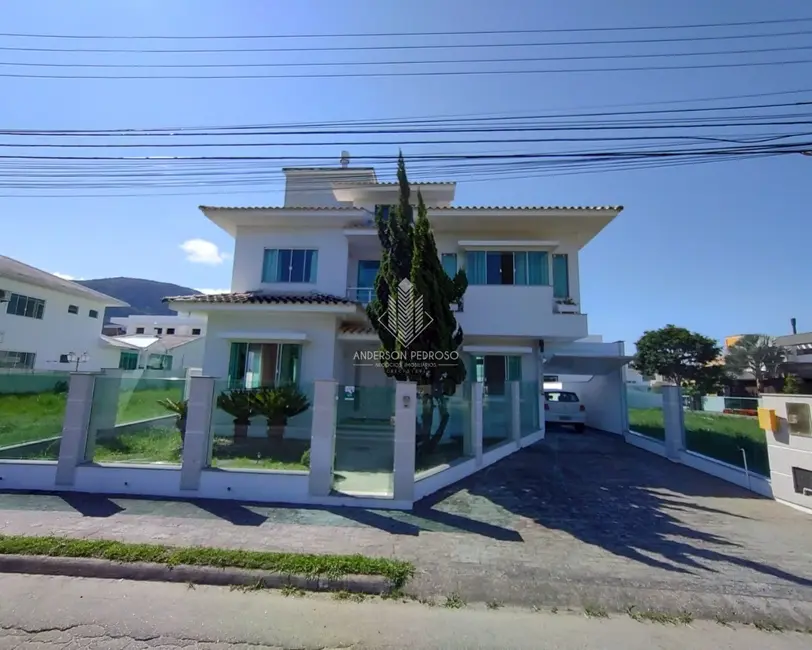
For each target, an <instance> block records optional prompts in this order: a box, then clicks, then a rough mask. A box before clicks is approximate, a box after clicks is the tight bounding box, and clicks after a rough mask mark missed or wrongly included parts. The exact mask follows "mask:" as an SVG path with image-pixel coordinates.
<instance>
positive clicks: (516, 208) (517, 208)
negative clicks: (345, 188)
mask: <svg viewBox="0 0 812 650" xmlns="http://www.w3.org/2000/svg"><path fill="white" fill-rule="evenodd" d="M425 184H426V183H424V185H425ZM433 184H434V185H446V183H433ZM448 185H453V183H448ZM198 207H199V208H200V209H201V210H307V211H308V212H310V211H316V210H319V211H322V210H323V211H327V210H347V211H350V210H354V211H356V212H363V210H362V209H361V208H356V207H353V206H344V205H339V206H314V207H306V206H283V205H269V206H244V207H233V208H230V207H225V206H212V205H201V206H198ZM428 210H429V212H435V211H443V212H445V211H452V210H456V211H460V212H464V211H466V210H469V211H474V210H504V211H505V212H532V211H538V210H554V211H558V212H561V211H572V212H583V211H585V210H589V211H594V212H621V211H622V210H623V206H622V205H447V206H431V207H429V208H428Z"/></svg>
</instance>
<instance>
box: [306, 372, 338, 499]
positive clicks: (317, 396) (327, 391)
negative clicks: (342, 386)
mask: <svg viewBox="0 0 812 650" xmlns="http://www.w3.org/2000/svg"><path fill="white" fill-rule="evenodd" d="M337 393H338V382H337V381H334V380H332V379H327V380H322V381H316V382H314V384H313V406H312V409H313V419H312V421H311V425H310V477H309V484H308V492H309V494H310V495H311V496H320V497H321V496H328V495H329V494H330V492H331V491H332V489H333V465H334V463H335V442H336V395H337Z"/></svg>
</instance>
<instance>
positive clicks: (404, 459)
mask: <svg viewBox="0 0 812 650" xmlns="http://www.w3.org/2000/svg"><path fill="white" fill-rule="evenodd" d="M416 443H417V384H415V383H412V382H406V381H399V382H397V384H395V466H394V470H393V471H394V481H393V482H394V487H393V495H392V497H393V499H394V500H395V501H414V462H415V445H416Z"/></svg>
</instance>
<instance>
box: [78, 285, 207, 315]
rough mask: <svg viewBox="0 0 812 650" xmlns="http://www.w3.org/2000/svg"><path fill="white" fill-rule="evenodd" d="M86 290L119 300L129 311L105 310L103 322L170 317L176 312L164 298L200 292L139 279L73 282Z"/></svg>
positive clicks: (121, 309) (111, 308) (122, 308)
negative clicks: (124, 303)
mask: <svg viewBox="0 0 812 650" xmlns="http://www.w3.org/2000/svg"><path fill="white" fill-rule="evenodd" d="M74 282H76V284H81V285H82V286H84V287H87V288H88V289H93V290H95V291H100V292H101V293H104V294H107V295H108V296H112V297H113V298H117V299H118V300H123V301H124V302H126V303H128V304H129V305H130V306H129V307H107V308H106V309H105V310H104V322H105V323H107V322H109V321H110V319H111V318H114V317H121V316H132V315H138V314H149V315H155V316H174V315H175V313H176V312H174V311H172V310H171V309H169V307H168V306H167V305H166V304H165V303H164V302H162V300H163V299H164V298H166V297H167V296H192V295H200V294H201V293H202V292H201V291H197V290H196V289H192V288H190V287H184V286H181V285H179V284H173V283H171V282H158V281H157V280H145V279H143V278H129V277H123V276H119V277H114V278H96V279H93V280H74Z"/></svg>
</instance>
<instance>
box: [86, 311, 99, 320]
mask: <svg viewBox="0 0 812 650" xmlns="http://www.w3.org/2000/svg"><path fill="white" fill-rule="evenodd" d="M87 315H88V316H90V318H98V317H99V312H97V311H96V310H95V309H91V310H90V311H89V312H87Z"/></svg>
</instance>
